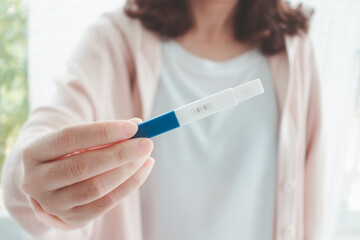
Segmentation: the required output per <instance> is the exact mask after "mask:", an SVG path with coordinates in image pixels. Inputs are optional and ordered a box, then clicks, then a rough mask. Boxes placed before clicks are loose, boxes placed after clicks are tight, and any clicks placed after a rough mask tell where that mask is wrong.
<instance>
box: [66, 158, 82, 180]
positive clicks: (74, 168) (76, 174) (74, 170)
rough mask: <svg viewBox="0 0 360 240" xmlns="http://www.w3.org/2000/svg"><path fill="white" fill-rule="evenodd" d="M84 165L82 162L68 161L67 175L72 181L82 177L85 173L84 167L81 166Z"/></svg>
mask: <svg viewBox="0 0 360 240" xmlns="http://www.w3.org/2000/svg"><path fill="white" fill-rule="evenodd" d="M83 165H84V164H83V163H82V161H79V160H73V161H68V163H67V174H68V176H69V177H70V178H72V179H79V178H81V177H82V176H83V174H84V172H85V171H86V169H85V168H86V166H83Z"/></svg>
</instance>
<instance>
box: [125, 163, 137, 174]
mask: <svg viewBox="0 0 360 240" xmlns="http://www.w3.org/2000/svg"><path fill="white" fill-rule="evenodd" d="M126 170H127V172H128V173H134V172H135V171H136V170H137V168H136V164H135V163H134V162H129V163H127V164H126Z"/></svg>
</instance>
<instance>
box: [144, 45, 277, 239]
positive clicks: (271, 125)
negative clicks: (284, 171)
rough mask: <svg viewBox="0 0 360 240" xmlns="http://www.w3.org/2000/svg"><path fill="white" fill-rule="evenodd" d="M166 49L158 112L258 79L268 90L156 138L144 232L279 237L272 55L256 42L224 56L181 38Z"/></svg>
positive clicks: (150, 234)
mask: <svg viewBox="0 0 360 240" xmlns="http://www.w3.org/2000/svg"><path fill="white" fill-rule="evenodd" d="M162 50H163V51H162V52H163V53H162V54H163V55H162V69H161V73H160V82H159V85H158V89H157V93H156V98H155V102H154V107H153V112H152V116H153V117H155V116H158V115H161V114H163V113H166V112H168V111H171V110H173V109H174V108H177V107H180V106H182V105H184V104H187V103H189V102H192V101H194V100H197V99H199V98H202V97H206V96H208V95H210V94H212V93H215V92H217V91H220V90H223V89H225V88H228V87H234V86H237V85H239V84H241V83H245V82H248V81H250V80H253V79H255V78H260V79H261V81H262V84H263V86H264V90H265V93H264V94H262V95H260V96H257V97H255V98H253V99H250V100H248V101H246V102H243V103H241V104H239V105H238V106H236V107H234V108H231V109H228V110H226V111H224V112H221V113H219V114H216V115H213V116H210V117H208V118H205V119H202V120H199V121H197V122H194V123H191V124H189V125H187V126H185V127H182V128H178V129H176V130H173V131H171V132H168V133H165V134H162V135H159V136H157V137H155V138H153V141H154V152H153V155H152V156H153V157H154V159H155V166H154V168H153V171H152V173H151V175H150V176H149V178H148V180H147V181H146V182H145V184H144V185H143V187H142V189H141V203H142V215H143V230H144V231H143V232H144V239H145V240H170V239H171V240H188V239H194V240H219V239H225V240H228V239H244V240H270V239H272V236H273V218H274V200H275V179H276V165H277V132H278V131H277V130H278V129H277V128H278V106H277V102H276V97H275V92H274V89H273V85H272V80H271V73H270V67H269V63H268V60H267V58H266V57H265V56H263V55H262V54H261V53H260V51H259V50H257V49H256V50H250V51H248V52H245V53H243V54H241V55H240V56H238V57H235V58H233V59H230V60H228V61H222V62H216V61H211V60H208V59H204V58H201V57H198V56H195V55H193V54H191V53H189V52H187V51H186V50H185V49H184V48H183V47H182V46H181V45H180V44H178V43H177V42H175V41H167V42H163V45H162Z"/></svg>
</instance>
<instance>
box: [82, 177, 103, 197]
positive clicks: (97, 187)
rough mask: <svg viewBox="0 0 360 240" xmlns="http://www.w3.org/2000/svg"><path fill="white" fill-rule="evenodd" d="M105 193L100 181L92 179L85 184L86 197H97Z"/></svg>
mask: <svg viewBox="0 0 360 240" xmlns="http://www.w3.org/2000/svg"><path fill="white" fill-rule="evenodd" d="M104 193H105V186H104V183H103V181H102V180H101V179H96V178H94V179H92V180H89V181H88V183H87V184H86V193H85V195H86V196H89V195H90V196H94V197H99V196H102V195H103V194H104Z"/></svg>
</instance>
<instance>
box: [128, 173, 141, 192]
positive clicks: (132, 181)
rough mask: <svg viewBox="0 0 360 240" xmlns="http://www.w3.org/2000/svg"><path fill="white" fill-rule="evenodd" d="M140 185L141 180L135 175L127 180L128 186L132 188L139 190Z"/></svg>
mask: <svg viewBox="0 0 360 240" xmlns="http://www.w3.org/2000/svg"><path fill="white" fill-rule="evenodd" d="M141 183H142V181H141V179H140V178H139V177H138V176H136V175H133V176H131V177H130V178H129V184H130V186H131V187H132V188H135V189H136V188H139V187H140V186H141Z"/></svg>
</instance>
